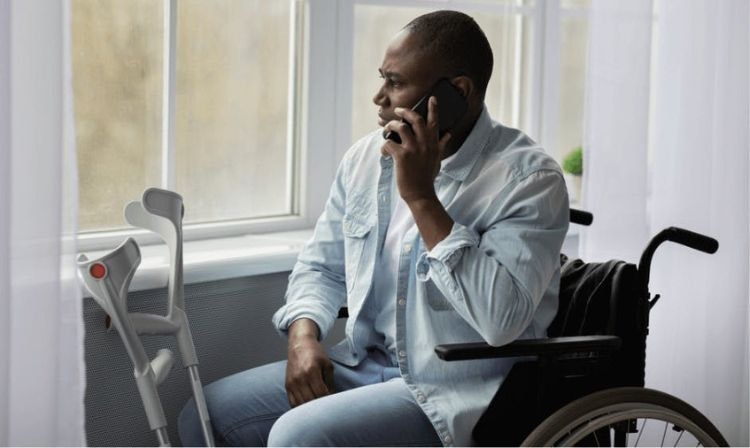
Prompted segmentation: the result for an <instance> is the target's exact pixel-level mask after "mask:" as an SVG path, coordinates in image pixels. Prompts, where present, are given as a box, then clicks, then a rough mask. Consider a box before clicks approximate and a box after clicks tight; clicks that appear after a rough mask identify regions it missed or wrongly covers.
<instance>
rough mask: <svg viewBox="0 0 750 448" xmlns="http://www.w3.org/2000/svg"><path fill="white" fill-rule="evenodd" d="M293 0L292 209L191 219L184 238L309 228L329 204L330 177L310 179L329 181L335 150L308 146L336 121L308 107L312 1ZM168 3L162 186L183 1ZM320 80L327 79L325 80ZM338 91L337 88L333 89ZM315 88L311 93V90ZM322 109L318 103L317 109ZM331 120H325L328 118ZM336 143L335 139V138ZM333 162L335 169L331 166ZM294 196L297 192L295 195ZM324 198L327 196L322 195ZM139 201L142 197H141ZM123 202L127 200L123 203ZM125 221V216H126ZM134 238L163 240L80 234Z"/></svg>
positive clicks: (170, 174)
mask: <svg viewBox="0 0 750 448" xmlns="http://www.w3.org/2000/svg"><path fill="white" fill-rule="evenodd" d="M286 1H288V2H289V3H290V39H289V67H290V69H289V73H288V91H289V95H288V110H289V114H288V118H287V120H288V121H287V130H286V132H287V147H286V151H287V155H288V160H289V163H288V164H287V168H286V169H287V172H286V175H287V188H288V191H290V192H291V195H289V196H288V197H287V201H288V204H287V205H288V210H290V211H291V212H290V213H289V214H285V215H281V216H272V217H258V218H246V219H233V220H224V221H214V222H203V223H194V224H185V225H184V227H183V238H184V240H185V241H193V240H202V239H210V238H221V237H232V236H240V235H247V234H254V233H258V234H263V233H269V232H281V231H290V230H299V229H304V228H309V227H311V226H312V225H313V224H314V220H315V219H316V218H317V216H318V214H319V213H320V211H321V210H322V208H323V202H324V200H325V197H326V191H327V185H326V190H324V187H323V185H324V184H326V183H327V182H322V181H321V182H315V181H308V180H309V179H315V178H318V177H320V178H322V179H327V180H328V181H329V180H330V179H332V178H333V176H332V173H333V172H335V171H333V170H335V166H334V163H335V161H334V160H333V159H334V153H333V151H329V150H326V148H322V147H321V148H320V149H317V150H316V151H314V152H315V154H314V155H313V156H312V157H310V156H308V148H313V147H315V148H318V147H320V144H321V142H322V140H323V139H322V138H321V137H320V136H319V135H317V134H319V133H318V132H316V130H317V129H320V127H321V126H323V127H325V128H326V129H330V128H332V127H333V125H332V124H330V123H325V122H323V123H320V122H319V121H321V120H319V119H316V117H317V115H318V114H319V111H317V110H308V108H309V107H310V105H311V104H313V103H312V102H311V101H310V100H311V98H308V97H309V96H311V95H312V92H311V91H310V89H309V88H308V87H309V85H315V86H316V89H317V84H314V82H315V81H314V80H315V79H318V78H320V76H319V75H316V73H314V72H317V71H320V70H319V69H317V68H315V67H314V64H310V60H311V58H310V53H311V51H312V52H313V53H315V50H314V49H313V48H311V45H310V43H311V41H312V39H311V37H312V36H310V34H311V33H310V30H311V26H310V21H311V17H310V11H309V10H308V5H307V0H286ZM162 2H163V7H164V29H165V32H164V36H163V52H164V58H163V59H164V61H167V63H166V64H164V66H163V76H162V79H163V88H162V111H163V113H162V136H161V160H162V167H161V184H160V185H159V187H160V188H166V189H171V190H174V185H175V175H174V167H175V163H174V161H175V147H174V129H175V123H174V117H175V97H176V94H175V63H176V61H175V54H176V46H177V44H178V43H177V42H176V34H177V4H178V0H162ZM318 40H319V39H318ZM318 82H322V80H319V81H318ZM327 90H328V91H330V92H335V91H336V90H335V88H333V87H331V88H328V89H327ZM306 92H310V95H306ZM316 109H317V108H316ZM308 119H309V122H308ZM322 121H325V120H322ZM329 144H330V143H329ZM331 167H333V168H331ZM290 196H291V197H290ZM321 198H322V199H321ZM133 200H140V198H139V197H135V198H133ZM122 205H123V207H124V206H125V204H122ZM189 206H190V204H186V207H189ZM123 224H125V223H124V221H123ZM128 237H132V238H134V239H135V240H136V241H137V242H138V243H139V244H141V245H150V244H158V243H161V239H160V238H159V237H158V236H157V235H155V234H153V233H152V232H149V231H147V230H143V229H136V228H125V229H114V230H101V231H85V232H79V233H78V237H77V240H78V246H79V249H80V250H82V251H95V250H102V249H106V248H111V247H113V246H116V245H117V244H119V243H120V242H122V240H123V239H125V238H128Z"/></svg>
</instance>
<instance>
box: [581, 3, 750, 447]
mask: <svg viewBox="0 0 750 448" xmlns="http://www.w3.org/2000/svg"><path fill="white" fill-rule="evenodd" d="M592 5H593V6H592V15H591V31H590V48H589V60H588V65H589V67H588V77H587V81H588V84H587V101H586V123H587V124H586V138H585V144H586V159H585V169H586V179H585V180H584V198H583V204H584V207H585V208H587V209H589V210H591V211H592V212H593V213H594V215H595V221H594V225H593V226H592V227H591V228H590V229H587V230H586V231H585V233H584V234H583V235H582V244H581V254H582V256H583V257H584V258H586V259H589V260H601V259H605V258H610V257H614V258H625V259H628V260H632V261H636V260H637V259H638V255H639V253H640V251H641V250H642V249H643V247H644V245H645V244H646V242H647V240H648V236H650V235H653V234H655V233H656V232H658V231H659V230H661V229H662V228H664V227H667V226H671V225H676V226H680V227H685V228H688V229H691V230H695V231H697V232H701V233H705V234H708V235H711V236H713V237H715V238H717V239H718V240H719V243H720V248H719V251H718V252H717V253H716V254H715V255H706V254H703V253H700V252H695V251H693V250H691V249H688V248H685V247H682V246H677V245H674V244H672V243H667V244H666V245H665V246H663V247H662V248H661V249H660V250H659V251H658V252H657V255H656V257H655V258H654V264H653V266H652V281H651V290H652V292H656V293H660V294H662V295H663V299H662V300H661V301H660V302H659V303H658V304H657V305H656V307H655V308H654V309H653V310H652V313H651V333H650V335H649V341H648V350H647V368H646V371H647V372H646V385H647V386H649V387H653V388H657V389H661V390H664V391H666V392H669V393H672V394H674V395H676V396H678V397H680V398H682V399H684V400H686V401H687V402H689V403H690V404H692V405H693V406H695V407H697V408H698V409H699V410H701V411H702V412H703V413H704V414H706V416H708V418H709V419H710V420H712V421H713V422H714V423H715V424H716V425H717V426H718V427H719V429H720V430H721V431H722V433H723V434H724V435H725V437H726V438H727V439H728V441H729V443H730V444H733V445H745V446H746V445H748V443H749V440H748V426H749V423H748V348H749V346H748V322H749V319H748V312H749V308H748V299H749V297H750V294H749V282H748V274H749V271H750V269H749V263H750V255H749V253H748V238H749V236H750V223H749V222H748V206H749V204H750V185H749V184H748V178H749V175H750V171H749V167H750V161H749V160H748V153H749V152H750V141H749V138H748V133H749V130H748V129H749V128H750V115H749V106H748V104H750V101H749V100H750V92H749V87H750V83H749V81H748V59H749V56H750V48H749V45H748V42H749V41H750V34H748V29H749V28H750V11H749V10H748V2H747V1H746V0H723V1H721V2H715V1H712V0H655V1H654V3H653V4H652V2H651V1H650V0H639V1H637V2H607V1H594V2H592Z"/></svg>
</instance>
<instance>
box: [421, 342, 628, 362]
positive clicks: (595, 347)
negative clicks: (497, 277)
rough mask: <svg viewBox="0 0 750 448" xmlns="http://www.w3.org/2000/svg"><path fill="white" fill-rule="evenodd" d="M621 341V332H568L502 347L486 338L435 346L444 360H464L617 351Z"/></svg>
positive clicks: (436, 351)
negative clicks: (493, 344)
mask: <svg viewBox="0 0 750 448" xmlns="http://www.w3.org/2000/svg"><path fill="white" fill-rule="evenodd" d="M621 343H622V341H621V340H620V338H619V337H617V336H568V337H562V338H547V339H521V340H517V341H513V342H511V343H510V344H507V345H503V346H501V347H493V346H491V345H489V344H487V343H486V342H470V343H465V344H441V345H438V346H436V347H435V353H437V355H438V357H439V358H440V359H442V360H444V361H462V360H467V359H484V358H508V357H514V356H533V355H537V356H545V355H564V354H570V353H577V352H605V351H614V350H617V349H618V348H620V345H621Z"/></svg>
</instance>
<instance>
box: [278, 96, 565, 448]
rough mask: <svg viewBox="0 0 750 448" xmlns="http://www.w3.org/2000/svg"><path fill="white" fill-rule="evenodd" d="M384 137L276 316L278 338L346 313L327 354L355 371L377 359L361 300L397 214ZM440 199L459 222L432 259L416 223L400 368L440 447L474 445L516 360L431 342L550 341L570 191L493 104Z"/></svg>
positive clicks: (336, 204) (359, 167) (348, 161)
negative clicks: (458, 356) (340, 336)
mask: <svg viewBox="0 0 750 448" xmlns="http://www.w3.org/2000/svg"><path fill="white" fill-rule="evenodd" d="M381 132H382V131H381V130H378V131H375V132H373V133H371V134H369V135H367V136H365V137H364V138H362V139H361V140H359V141H358V142H357V143H355V144H354V145H353V146H352V148H351V149H350V150H349V151H348V152H347V153H346V154H345V156H344V158H343V160H342V162H341V164H340V166H339V169H338V172H337V174H336V179H335V181H334V183H333V186H332V187H331V192H330V196H329V198H328V201H327V203H326V206H325V210H324V211H323V213H322V215H321V216H320V218H319V219H318V222H317V224H316V226H315V232H314V235H313V237H312V239H311V240H310V241H309V242H308V243H307V245H306V246H305V248H304V249H303V251H302V252H301V253H300V255H299V259H298V261H297V264H296V265H295V267H294V270H293V271H292V274H291V276H290V277H289V287H288V290H287V294H286V304H285V305H284V306H283V307H282V308H281V309H279V310H278V311H277V312H276V314H275V315H274V317H273V322H274V325H275V326H276V328H277V329H278V330H279V331H280V332H282V333H286V331H287V329H288V328H289V325H291V323H292V322H293V321H294V320H296V319H299V318H302V317H307V318H310V319H312V320H313V321H315V322H316V323H317V325H318V327H319V329H320V332H321V338H324V337H325V335H326V334H327V333H328V331H329V330H330V329H331V327H332V326H333V323H334V320H335V319H336V316H337V314H338V310H339V308H340V307H342V306H348V307H349V319H348V320H347V322H346V338H345V339H344V340H343V341H341V343H339V344H338V345H336V346H335V347H333V348H332V349H331V351H330V356H331V358H332V359H334V360H336V361H338V362H341V363H343V364H346V365H352V366H353V365H357V364H358V363H359V362H360V361H361V360H362V359H363V358H364V357H366V356H367V348H368V347H367V344H368V341H370V340H371V336H372V332H373V328H372V324H371V323H372V322H373V321H374V317H373V316H369V315H368V316H365V315H364V313H363V312H361V311H362V310H363V309H364V310H367V309H370V307H364V306H363V305H364V303H365V301H366V300H368V297H370V294H369V292H370V289H371V287H372V283H373V271H374V268H375V264H376V263H378V261H379V258H380V257H379V255H380V253H381V248H382V245H383V241H384V238H385V234H386V230H387V226H388V223H389V222H390V215H391V210H392V204H391V202H392V193H393V192H392V188H393V176H394V175H395V174H394V166H393V159H392V158H390V157H384V156H381V153H380V148H381V146H382V145H383V143H384V140H383V137H382V135H381ZM435 190H436V192H437V194H438V197H439V198H440V202H441V203H442V204H443V206H444V207H445V209H446V211H447V212H448V214H449V215H450V216H451V218H453V220H454V222H455V224H454V226H453V229H452V230H451V232H450V234H449V235H448V236H447V237H446V238H445V239H444V240H442V241H441V242H440V243H438V244H437V245H436V246H435V247H433V248H432V250H431V251H427V249H426V248H425V246H424V242H423V241H422V240H421V238H420V236H419V233H418V231H417V229H416V227H415V228H414V229H412V231H410V232H408V233H407V234H406V235H405V237H404V238H403V240H402V241H403V243H402V246H401V248H400V253H401V258H400V261H399V269H398V275H397V286H396V297H395V298H394V300H395V301H396V305H395V306H396V349H397V360H398V366H399V369H400V371H401V376H402V378H403V379H404V381H405V382H406V384H407V385H408V387H409V389H410V390H411V391H412V394H413V395H414V398H415V400H416V401H417V403H419V405H420V406H421V407H422V409H423V410H424V412H425V414H426V415H427V416H428V418H429V419H430V420H431V421H432V423H433V425H434V427H435V429H436V431H437V433H438V435H439V436H440V438H441V440H442V441H443V444H444V445H446V446H452V445H471V444H472V438H471V431H472V429H473V427H474V425H475V424H476V422H477V420H478V419H479V417H480V415H481V414H482V412H484V410H485V409H486V407H487V405H488V404H489V402H490V400H491V399H492V397H493V396H494V394H495V392H496V391H497V388H498V386H499V385H500V384H501V383H502V381H503V379H504V378H505V377H506V375H507V373H508V371H509V370H510V367H511V366H512V365H513V363H514V360H512V359H505V360H502V359H501V360H492V359H490V360H471V361H457V362H445V361H441V360H440V359H439V358H438V357H437V355H436V354H435V352H434V347H435V346H436V345H439V344H447V343H460V342H477V341H486V342H488V343H489V344H491V345H495V346H499V345H503V344H507V343H509V342H511V341H514V340H516V339H521V338H539V337H545V336H546V329H547V326H548V325H549V324H550V322H551V321H552V319H553V317H554V315H555V312H556V311H557V295H558V287H559V282H560V258H559V253H560V248H561V246H562V242H563V239H564V237H565V234H566V232H567V229H568V217H569V211H568V194H567V191H566V188H565V183H564V181H563V177H562V173H561V172H560V168H559V166H558V165H557V163H556V162H555V161H554V160H553V159H552V158H551V157H549V156H548V155H547V154H546V153H545V152H544V151H543V150H542V149H541V148H540V147H539V146H537V145H536V144H535V143H534V142H533V141H532V140H531V139H530V138H529V137H527V136H526V135H525V134H523V133H522V132H521V131H519V130H516V129H512V128H508V127H505V126H502V125H500V124H498V123H496V122H494V121H492V120H491V119H490V117H489V114H488V113H487V110H486V108H485V110H484V111H483V112H482V114H481V116H480V117H479V119H478V121H477V123H476V124H475V126H474V129H473V130H472V131H471V133H470V134H469V136H468V138H467V139H466V141H465V142H464V143H463V145H461V147H460V148H459V150H458V152H457V153H456V156H455V157H453V158H452V159H451V160H450V161H449V162H448V163H445V164H444V165H443V166H442V168H441V170H440V173H439V174H438V177H437V178H436V179H435Z"/></svg>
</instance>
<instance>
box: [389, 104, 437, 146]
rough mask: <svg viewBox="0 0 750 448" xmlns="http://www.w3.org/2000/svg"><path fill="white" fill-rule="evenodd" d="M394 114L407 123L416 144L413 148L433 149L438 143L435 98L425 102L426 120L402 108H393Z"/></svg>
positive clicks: (412, 111)
mask: <svg viewBox="0 0 750 448" xmlns="http://www.w3.org/2000/svg"><path fill="white" fill-rule="evenodd" d="M394 113H395V114H396V115H398V116H399V117H401V118H402V119H403V120H404V121H406V122H407V123H409V125H410V129H409V130H410V131H411V135H413V136H414V140H415V142H414V143H416V146H413V147H415V148H423V149H427V148H430V147H434V146H433V145H435V144H436V143H437V142H438V135H439V121H438V110H437V98H435V97H434V96H431V97H430V98H429V100H428V101H427V119H426V120H425V119H424V118H423V117H422V116H421V115H420V114H419V113H417V112H415V111H414V110H411V109H404V108H402V107H397V108H395V109H394ZM399 135H400V134H399ZM402 140H403V138H402ZM404 143H406V142H404ZM402 146H405V147H406V146H407V145H406V144H402ZM435 146H436V145H435Z"/></svg>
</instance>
